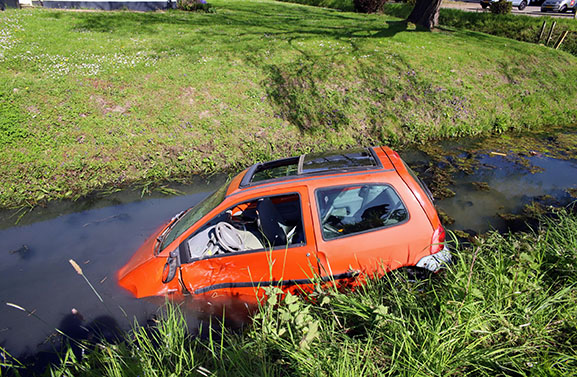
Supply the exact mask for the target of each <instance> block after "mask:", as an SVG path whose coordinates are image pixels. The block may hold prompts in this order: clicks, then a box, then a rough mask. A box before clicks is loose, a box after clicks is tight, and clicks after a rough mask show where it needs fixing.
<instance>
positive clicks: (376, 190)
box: [316, 184, 409, 240]
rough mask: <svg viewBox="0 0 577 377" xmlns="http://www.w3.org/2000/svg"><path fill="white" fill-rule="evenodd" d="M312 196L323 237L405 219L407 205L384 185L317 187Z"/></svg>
mask: <svg viewBox="0 0 577 377" xmlns="http://www.w3.org/2000/svg"><path fill="white" fill-rule="evenodd" d="M316 199H317V205H318V213H319V218H320V223H321V228H322V235H323V239H325V240H330V239H335V238H339V237H343V236H346V235H350V234H355V233H361V232H365V231H370V230H375V229H380V228H383V227H387V226H392V225H395V224H399V223H402V222H404V221H406V220H407V219H408V218H409V213H408V211H407V207H406V206H405V204H404V203H403V201H402V200H401V198H400V197H399V195H398V194H397V193H396V192H395V190H394V189H393V187H392V186H390V185H387V184H364V185H354V186H339V187H330V188H324V189H318V190H317V191H316Z"/></svg>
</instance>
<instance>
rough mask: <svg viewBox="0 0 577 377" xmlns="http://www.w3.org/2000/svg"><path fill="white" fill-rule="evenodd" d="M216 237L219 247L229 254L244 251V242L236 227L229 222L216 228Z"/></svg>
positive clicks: (219, 224) (217, 225) (221, 223)
mask: <svg viewBox="0 0 577 377" xmlns="http://www.w3.org/2000/svg"><path fill="white" fill-rule="evenodd" d="M214 236H215V237H216V241H217V242H218V243H219V245H220V246H221V247H222V248H223V249H224V250H225V251H228V252H235V251H240V250H244V241H243V239H242V237H241V236H240V233H239V232H238V231H237V230H236V228H235V227H233V226H232V225H230V224H229V223H227V222H224V221H222V222H220V223H218V224H216V225H215V226H214Z"/></svg>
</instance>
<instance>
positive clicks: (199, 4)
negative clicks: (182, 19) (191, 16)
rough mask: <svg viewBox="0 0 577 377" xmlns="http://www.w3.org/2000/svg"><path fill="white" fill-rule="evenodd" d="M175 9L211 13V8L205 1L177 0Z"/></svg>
mask: <svg viewBox="0 0 577 377" xmlns="http://www.w3.org/2000/svg"><path fill="white" fill-rule="evenodd" d="M176 7H177V8H178V9H180V10H184V11H188V12H195V11H204V12H212V11H213V8H212V6H211V5H210V4H209V3H207V2H206V0H178V1H177V2H176Z"/></svg>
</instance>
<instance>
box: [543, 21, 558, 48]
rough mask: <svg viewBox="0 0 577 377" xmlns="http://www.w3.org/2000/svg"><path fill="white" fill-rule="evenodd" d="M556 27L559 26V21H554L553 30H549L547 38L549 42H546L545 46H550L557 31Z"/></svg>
mask: <svg viewBox="0 0 577 377" xmlns="http://www.w3.org/2000/svg"><path fill="white" fill-rule="evenodd" d="M555 25H557V21H553V24H552V25H551V30H549V35H548V36H547V42H545V46H549V41H550V40H551V37H552V36H553V31H555Z"/></svg>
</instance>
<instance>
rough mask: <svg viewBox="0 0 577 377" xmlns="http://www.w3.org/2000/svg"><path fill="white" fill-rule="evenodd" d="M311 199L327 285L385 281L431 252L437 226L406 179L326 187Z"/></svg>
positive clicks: (313, 194) (319, 255) (315, 193)
mask: <svg viewBox="0 0 577 377" xmlns="http://www.w3.org/2000/svg"><path fill="white" fill-rule="evenodd" d="M311 195H312V196H313V197H314V200H313V201H314V206H315V210H316V211H315V210H314V211H313V214H314V215H313V221H314V226H315V236H316V243H317V248H318V257H319V262H320V263H319V264H320V273H321V275H322V276H323V277H325V279H326V278H334V279H345V278H349V277H352V276H355V275H357V274H358V273H364V274H366V275H369V276H371V275H373V274H379V275H381V274H383V273H385V272H387V271H390V270H392V269H395V268H398V267H401V266H406V265H411V264H414V263H415V259H416V258H417V257H418V256H420V255H423V253H426V252H427V250H426V248H427V246H428V245H429V243H430V237H431V232H432V230H431V225H430V223H429V222H428V220H427V218H426V216H425V215H424V213H423V211H422V210H421V209H420V206H419V204H418V202H417V201H416V199H415V198H414V196H413V195H412V194H411V193H410V192H409V190H408V189H407V188H406V186H405V185H404V183H403V182H402V181H401V180H400V179H397V178H393V179H389V180H387V181H386V182H385V181H381V182H379V181H364V182H363V181H360V182H358V183H344V184H342V185H335V186H331V187H321V188H317V189H316V190H315V192H314V193H312V194H311Z"/></svg>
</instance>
